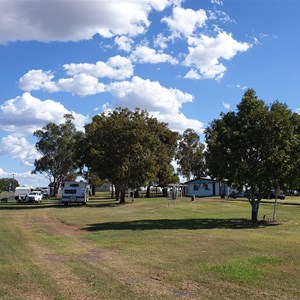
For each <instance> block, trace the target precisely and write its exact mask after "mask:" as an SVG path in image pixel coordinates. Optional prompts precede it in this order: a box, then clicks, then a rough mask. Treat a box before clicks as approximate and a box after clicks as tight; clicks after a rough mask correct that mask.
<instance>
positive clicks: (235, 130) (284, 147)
mask: <svg viewBox="0 0 300 300" xmlns="http://www.w3.org/2000/svg"><path fill="white" fill-rule="evenodd" d="M295 117H296V116H295V114H294V113H293V112H292V111H291V110H289V109H288V108H287V106H286V105H285V104H282V103H279V102H278V101H277V102H274V103H273V104H272V105H271V106H270V107H268V106H267V105H266V104H265V103H264V101H263V100H260V99H258V98H257V96H256V93H255V91H254V90H253V89H249V90H247V91H246V92H245V94H244V96H243V98H242V100H241V102H240V104H239V105H238V106H237V112H228V113H226V114H221V116H220V119H215V120H213V121H212V122H211V124H210V126H209V127H208V128H207V129H206V131H205V136H206V143H207V152H206V162H207V165H208V169H209V171H210V174H211V175H212V176H213V177H217V178H219V179H220V180H224V179H227V180H229V181H230V182H232V183H235V184H237V185H238V186H244V187H246V188H247V190H248V200H249V202H250V204H251V207H252V217H251V218H252V221H253V222H257V221H258V211H259V204H260V201H261V198H262V196H263V195H264V194H266V193H268V192H269V191H270V189H271V187H274V188H278V187H281V188H282V187H284V186H285V185H286V184H290V183H291V176H290V173H291V171H292V170H293V168H294V167H295V161H294V159H293V155H294V157H295V154H293V153H295V150H293V149H297V147H299V138H298V137H297V134H296V130H295V129H296V126H295V124H296V122H295ZM298 161H299V160H298Z"/></svg>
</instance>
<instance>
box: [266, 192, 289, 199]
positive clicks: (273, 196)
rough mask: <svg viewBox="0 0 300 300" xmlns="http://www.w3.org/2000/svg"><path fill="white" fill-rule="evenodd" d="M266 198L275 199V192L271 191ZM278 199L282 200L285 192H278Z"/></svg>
mask: <svg viewBox="0 0 300 300" xmlns="http://www.w3.org/2000/svg"><path fill="white" fill-rule="evenodd" d="M267 198H268V199H275V198H276V197H275V193H274V192H271V193H270V195H268V197H267ZM277 198H278V199H281V200H284V199H285V194H284V193H283V192H280V193H279V195H278V197H277Z"/></svg>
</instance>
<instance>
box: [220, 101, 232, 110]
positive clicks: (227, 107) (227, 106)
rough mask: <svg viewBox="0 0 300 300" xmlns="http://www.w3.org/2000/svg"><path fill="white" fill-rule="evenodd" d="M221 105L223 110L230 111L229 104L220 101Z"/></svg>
mask: <svg viewBox="0 0 300 300" xmlns="http://www.w3.org/2000/svg"><path fill="white" fill-rule="evenodd" d="M222 104H223V106H224V108H225V109H227V110H230V104H229V103H225V102H224V101H222Z"/></svg>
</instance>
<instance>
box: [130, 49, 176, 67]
mask: <svg viewBox="0 0 300 300" xmlns="http://www.w3.org/2000/svg"><path fill="white" fill-rule="evenodd" d="M131 59H132V60H133V61H135V62H138V63H150V64H157V63H165V62H168V63H171V64H176V63H178V61H177V60H176V59H175V58H173V57H172V56H171V55H168V54H165V53H160V52H157V51H155V50H154V49H151V48H149V47H148V46H138V47H137V48H136V49H135V51H134V52H133V53H132V55H131Z"/></svg>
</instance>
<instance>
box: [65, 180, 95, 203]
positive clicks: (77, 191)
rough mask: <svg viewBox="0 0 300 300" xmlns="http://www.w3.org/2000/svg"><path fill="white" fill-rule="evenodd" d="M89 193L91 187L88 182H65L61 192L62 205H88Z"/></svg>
mask: <svg viewBox="0 0 300 300" xmlns="http://www.w3.org/2000/svg"><path fill="white" fill-rule="evenodd" d="M89 192H90V186H89V184H88V183H86V182H83V181H80V182H74V181H72V182H65V183H63V186H62V191H61V194H62V197H61V203H63V204H64V205H68V204H69V203H77V204H86V203H87V201H88V200H89Z"/></svg>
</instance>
